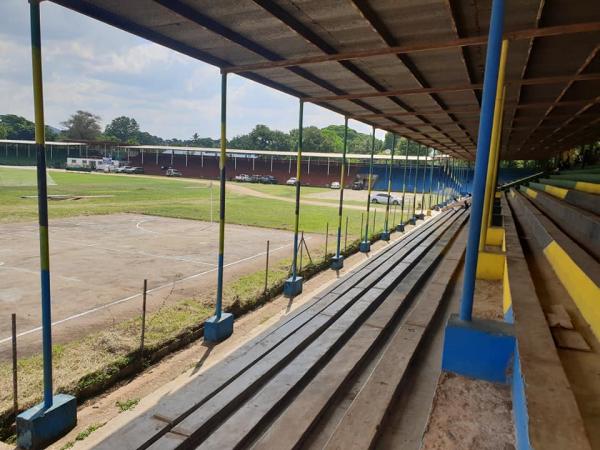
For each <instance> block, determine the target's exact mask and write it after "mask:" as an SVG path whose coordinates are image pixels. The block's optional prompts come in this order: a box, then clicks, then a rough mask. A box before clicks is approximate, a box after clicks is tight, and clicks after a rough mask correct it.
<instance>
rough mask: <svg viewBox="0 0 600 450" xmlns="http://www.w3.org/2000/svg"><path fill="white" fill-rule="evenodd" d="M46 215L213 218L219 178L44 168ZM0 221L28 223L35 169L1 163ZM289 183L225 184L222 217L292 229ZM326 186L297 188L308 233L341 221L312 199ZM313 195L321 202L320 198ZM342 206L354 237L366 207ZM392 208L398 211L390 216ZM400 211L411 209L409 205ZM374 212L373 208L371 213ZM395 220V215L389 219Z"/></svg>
mask: <svg viewBox="0 0 600 450" xmlns="http://www.w3.org/2000/svg"><path fill="white" fill-rule="evenodd" d="M48 174H49V176H50V179H51V180H52V183H54V184H50V183H49V186H48V194H49V196H50V200H49V215H50V219H51V220H52V219H59V218H68V217H74V216H81V215H101V214H116V213H136V214H147V215H155V216H163V217H173V218H182V219H195V220H203V221H209V222H210V221H211V220H217V218H218V214H219V211H218V207H219V198H218V195H219V192H218V182H217V181H209V180H197V179H194V180H192V179H166V178H160V177H151V176H138V175H112V174H111V175H107V174H98V173H74V172H65V171H50V172H48ZM0 176H2V178H1V179H2V180H6V181H5V184H3V185H0V209H1V210H2V212H3V213H2V215H1V216H0V223H13V222H30V221H35V220H36V219H37V198H36V195H37V190H36V185H35V171H34V170H26V169H18V168H8V167H1V168H0ZM293 192H294V187H293V186H282V185H274V186H269V185H260V186H258V185H246V184H244V185H240V184H238V183H229V184H228V189H227V203H226V221H227V222H228V223H232V224H238V225H250V226H258V227H266V228H276V229H281V230H293V226H294V203H293ZM327 192H328V190H327V189H323V188H311V187H303V188H302V201H303V202H304V203H302V206H301V213H300V229H301V230H303V231H305V232H307V233H324V232H325V228H326V224H327V223H329V230H330V232H333V230H335V229H336V228H337V224H338V209H337V201H335V200H334V199H331V198H323V199H317V198H316V197H315V195H323V194H327ZM317 200H318V201H317ZM346 206H347V208H346V209H345V211H344V226H345V220H346V216H348V219H349V220H348V234H349V236H358V235H359V233H360V224H361V221H362V219H364V218H365V217H366V216H365V215H364V210H365V207H364V205H361V204H360V202H357V201H353V200H350V201H349V202H348V204H347V205H346ZM394 209H396V210H397V211H396V214H395V215H394ZM406 209H407V211H406V213H405V216H407V215H408V210H409V207H408V205H407V208H406ZM375 211H377V212H375ZM384 211H385V207H384V206H383V205H378V206H377V207H375V206H374V205H373V206H372V208H371V216H370V221H371V222H370V223H372V222H373V219H375V230H376V231H380V230H381V229H383V225H384V216H385V215H384ZM394 219H395V220H394ZM399 221H400V210H399V209H398V208H391V211H390V218H389V223H390V225H391V224H392V222H395V223H398V222H399Z"/></svg>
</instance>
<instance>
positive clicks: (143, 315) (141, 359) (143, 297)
mask: <svg viewBox="0 0 600 450" xmlns="http://www.w3.org/2000/svg"><path fill="white" fill-rule="evenodd" d="M147 292H148V280H146V279H144V291H143V293H142V336H141V339H140V361H142V363H143V362H144V339H145V337H146V294H147Z"/></svg>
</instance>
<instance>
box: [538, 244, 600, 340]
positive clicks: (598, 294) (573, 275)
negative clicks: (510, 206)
mask: <svg viewBox="0 0 600 450" xmlns="http://www.w3.org/2000/svg"><path fill="white" fill-rule="evenodd" d="M544 255H546V258H547V259H548V261H549V262H550V265H551V266H552V268H553V269H554V272H556V275H557V276H558V279H559V280H560V282H561V283H562V285H563V286H564V287H565V289H566V290H567V292H568V293H569V295H570V296H571V298H572V299H573V301H574V302H575V304H576V305H577V307H578V308H579V311H580V312H581V314H582V315H583V317H584V319H585V320H586V322H587V323H588V324H589V325H590V327H591V328H592V331H593V332H594V334H595V335H596V337H597V338H598V339H600V288H599V287H598V286H597V285H596V283H594V282H593V281H592V280H591V279H590V278H589V277H588V276H587V275H586V274H585V272H584V271H583V270H581V269H580V268H579V266H578V265H577V264H576V263H575V262H574V261H573V260H572V259H571V257H570V256H569V255H568V254H567V252H565V251H564V250H563V249H562V247H561V246H560V245H558V244H557V243H556V241H552V242H550V244H548V245H547V246H546V248H544Z"/></svg>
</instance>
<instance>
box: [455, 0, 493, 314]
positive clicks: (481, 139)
mask: <svg viewBox="0 0 600 450" xmlns="http://www.w3.org/2000/svg"><path fill="white" fill-rule="evenodd" d="M503 26H504V0H493V2H492V14H491V18H490V30H489V36H488V45H487V54H486V62H485V73H484V79H483V95H482V102H481V115H480V119H479V133H478V137H477V157H476V160H475V176H474V180H473V201H472V206H471V217H470V224H469V235H468V239H467V250H466V255H465V274H464V278H463V290H462V296H461V304H460V319H461V320H463V321H470V320H471V318H472V314H473V295H474V294H475V276H476V270H477V260H478V256H479V240H480V235H481V225H482V218H483V206H484V201H485V185H486V169H487V166H488V161H489V149H490V143H491V133H492V125H493V120H494V104H495V101H496V87H497V83H498V70H499V66H500V48H501V43H502V32H503Z"/></svg>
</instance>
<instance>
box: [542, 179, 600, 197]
mask: <svg viewBox="0 0 600 450" xmlns="http://www.w3.org/2000/svg"><path fill="white" fill-rule="evenodd" d="M538 181H539V182H540V183H543V184H549V185H550V186H558V187H562V188H566V189H575V190H576V191H581V192H587V193H589V194H600V184H599V183H590V182H586V181H575V180H569V179H564V178H556V177H555V176H551V177H550V178H540V179H539V180H538Z"/></svg>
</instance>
